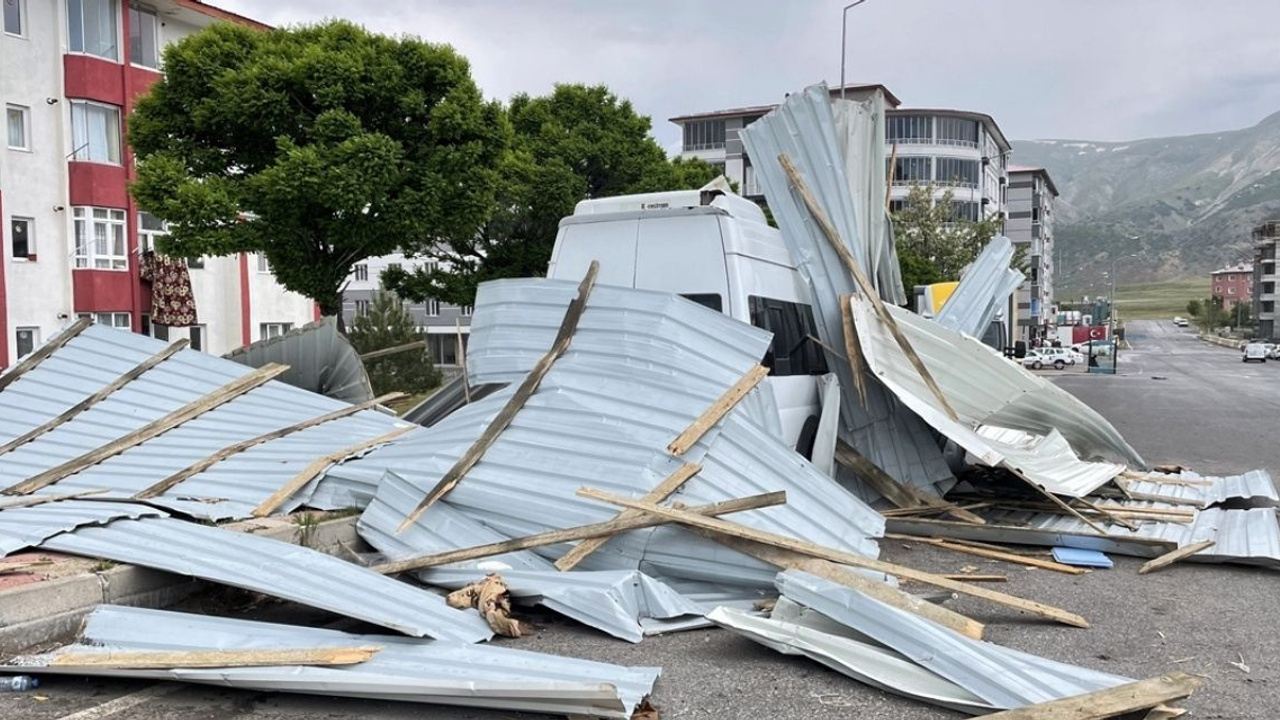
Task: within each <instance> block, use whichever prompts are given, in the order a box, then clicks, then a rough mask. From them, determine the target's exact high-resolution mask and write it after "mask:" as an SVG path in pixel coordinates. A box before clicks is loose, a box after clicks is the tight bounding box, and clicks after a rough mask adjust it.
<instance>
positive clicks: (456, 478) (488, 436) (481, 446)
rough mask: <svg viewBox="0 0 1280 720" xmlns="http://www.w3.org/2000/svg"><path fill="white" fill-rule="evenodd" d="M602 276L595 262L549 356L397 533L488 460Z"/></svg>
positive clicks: (570, 335) (574, 328)
mask: <svg viewBox="0 0 1280 720" xmlns="http://www.w3.org/2000/svg"><path fill="white" fill-rule="evenodd" d="M599 272H600V263H599V261H596V260H592V261H591V266H590V267H589V268H587V275H586V277H584V278H582V282H581V283H580V284H579V285H578V295H577V297H575V298H574V299H573V300H571V301H570V302H569V307H568V308H567V309H565V312H564V319H563V320H561V322H560V330H559V332H557V333H556V338H555V340H554V341H553V342H552V343H551V347H550V348H548V349H547V352H546V354H544V355H543V356H542V358H541V359H539V360H538V362H537V363H536V364H535V365H534V366H533V369H532V370H530V371H529V374H528V375H526V376H525V378H524V382H522V383H520V387H518V388H516V391H515V392H514V393H513V394H512V395H511V397H510V398H509V399H508V400H507V404H506V405H504V406H503V407H502V409H501V410H499V411H498V414H497V415H496V416H494V418H493V420H492V421H490V422H489V425H488V427H486V428H485V429H484V432H482V433H480V437H478V438H476V441H475V442H474V443H472V444H471V447H469V448H467V450H466V452H464V453H463V454H462V457H460V458H458V461H457V462H456V463H454V464H453V467H451V468H449V470H448V472H446V473H445V474H444V477H442V478H440V482H438V483H436V486H435V487H433V488H431V491H430V492H428V493H427V496H426V497H424V498H423V499H422V502H420V503H418V506H417V507H416V508H414V509H413V511H412V512H410V513H409V515H408V516H407V517H406V518H405V519H404V521H403V522H401V523H400V526H399V527H398V528H396V533H397V534H399V533H402V532H404V531H405V529H406V528H408V527H409V526H410V525H412V524H413V523H414V521H415V520H417V519H418V517H419V516H421V515H422V513H423V512H425V511H426V509H427V508H429V507H431V506H432V505H434V504H435V502H436V501H437V500H439V499H440V498H442V497H444V496H445V495H446V494H448V492H449V491H450V490H452V489H453V488H454V486H456V485H457V484H458V483H459V482H461V481H462V478H463V477H465V476H466V474H467V473H468V472H470V470H471V468H473V467H475V465H476V463H478V462H480V458H482V457H484V454H485V452H487V451H488V450H489V448H490V447H491V446H492V445H493V444H494V443H495V442H497V440H498V437H499V436H500V435H502V433H503V431H505V430H506V429H507V427H508V426H509V425H511V421H512V420H514V419H515V417H516V413H518V412H520V408H522V407H524V404H525V403H526V402H528V400H529V398H530V397H531V396H532V395H533V393H534V391H536V390H537V389H538V385H539V384H540V383H541V382H542V379H543V378H544V377H546V375H547V373H548V372H550V371H551V366H552V365H553V364H554V363H555V361H556V360H558V359H559V358H560V356H561V355H563V354H564V352H565V350H568V349H569V342H570V341H571V340H572V339H573V334H574V332H576V331H577V329H578V322H579V321H580V320H581V319H582V313H583V311H584V310H586V308H587V298H588V297H589V296H590V295H591V288H593V287H595V284H596V275H597V274H598V273H599Z"/></svg>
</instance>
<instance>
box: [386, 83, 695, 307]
mask: <svg viewBox="0 0 1280 720" xmlns="http://www.w3.org/2000/svg"><path fill="white" fill-rule="evenodd" d="M507 115H508V118H509V119H510V122H511V126H512V128H513V130H514V137H513V141H512V145H513V147H512V151H511V152H510V153H508V154H507V156H506V157H505V158H504V160H503V165H502V169H501V172H500V180H499V184H498V186H497V200H496V209H495V211H494V213H493V214H492V215H491V216H490V217H489V219H488V222H486V223H484V224H483V225H482V226H481V227H480V229H479V232H476V233H461V234H457V233H455V234H449V235H447V236H443V237H442V238H441V239H444V240H446V242H442V243H437V242H435V241H434V240H435V239H434V238H432V239H424V238H421V237H419V238H417V239H416V241H415V242H412V243H409V244H407V246H406V248H405V250H406V251H408V252H410V253H416V254H421V255H426V256H429V257H432V258H434V259H436V260H440V261H442V262H441V263H440V264H439V265H437V266H436V268H435V269H434V270H431V269H425V268H424V269H420V270H417V271H415V272H413V273H409V272H406V271H403V270H399V271H398V270H396V269H395V268H392V269H391V270H388V271H387V272H385V273H384V274H383V277H382V280H383V283H384V284H385V285H386V287H388V288H390V289H394V290H396V291H397V292H399V293H401V294H402V295H404V296H405V297H408V298H412V299H414V300H418V301H421V300H423V299H425V298H436V299H439V300H442V301H445V302H449V303H453V304H457V305H471V304H473V303H474V299H475V288H476V285H477V284H479V283H481V282H484V281H485V280H490V279H494V278H502V277H528V276H539V275H542V274H543V273H545V272H546V269H547V262H548V261H549V260H550V259H551V248H552V246H553V245H554V244H555V238H556V231H557V229H558V226H559V223H560V220H561V218H563V217H565V216H567V215H570V214H572V213H573V208H574V205H576V204H577V203H578V202H579V201H580V200H584V199H588V198H599V197H608V196H611V195H621V194H627V193H634V192H653V191H658V190H679V189H689V188H698V187H701V186H703V185H705V184H706V183H708V182H710V181H711V180H712V179H714V178H715V177H716V176H717V175H718V174H719V170H717V169H716V168H714V167H713V166H711V165H708V164H707V163H705V162H702V161H700V160H682V159H676V160H668V159H667V157H666V154H665V153H664V152H663V151H662V148H661V147H660V146H659V145H658V143H657V141H655V140H654V139H653V137H652V136H651V135H650V134H649V133H650V129H651V123H650V120H649V118H648V117H647V116H645V115H640V114H638V113H636V111H635V109H634V108H633V107H632V105H631V103H630V101H627V100H623V99H620V98H619V97H618V96H616V95H614V94H613V93H612V92H610V91H609V89H608V88H607V87H605V86H603V85H594V86H586V85H557V86H556V88H555V90H554V91H553V92H552V93H551V94H550V95H546V96H542V97H530V96H528V95H523V94H522V95H517V96H515V97H514V98H512V100H511V103H510V107H509V108H508V111H507Z"/></svg>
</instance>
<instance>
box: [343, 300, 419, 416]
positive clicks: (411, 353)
mask: <svg viewBox="0 0 1280 720" xmlns="http://www.w3.org/2000/svg"><path fill="white" fill-rule="evenodd" d="M347 338H348V339H349V340H350V341H351V344H352V345H354V346H355V348H356V350H357V351H358V352H359V353H361V354H364V353H368V352H373V351H374V350H385V349H387V348H394V347H400V346H402V345H408V344H410V343H414V342H422V341H425V340H426V339H427V335H426V333H424V332H423V331H422V330H421V329H419V328H418V326H417V325H416V324H415V323H414V321H413V316H412V315H411V314H409V311H408V310H407V309H405V306H404V303H403V302H402V301H401V300H400V298H399V297H398V296H397V295H396V294H395V293H392V292H384V291H379V292H377V293H375V294H374V296H373V302H372V303H370V306H369V310H368V311H367V312H365V313H362V314H359V315H357V316H356V318H355V320H353V321H352V323H351V328H350V330H349V331H348V332H347ZM365 370H366V372H368V373H369V382H370V383H371V384H372V385H373V391H374V393H376V394H378V395H382V394H385V393H389V392H395V391H400V392H404V393H409V394H410V395H415V394H418V393H423V392H426V391H427V390H430V389H431V388H433V387H435V386H437V385H439V384H440V371H438V370H436V367H435V365H434V364H432V362H431V355H430V354H428V353H427V351H426V348H425V347H424V348H421V349H417V348H415V349H413V350H406V351H404V352H398V353H395V354H392V355H384V356H382V357H377V358H371V359H369V360H366V361H365Z"/></svg>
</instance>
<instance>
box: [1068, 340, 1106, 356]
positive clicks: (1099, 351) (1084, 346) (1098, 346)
mask: <svg viewBox="0 0 1280 720" xmlns="http://www.w3.org/2000/svg"><path fill="white" fill-rule="evenodd" d="M1071 350H1072V352H1076V353H1080V355H1082V356H1084V357H1085V358H1086V359H1087V358H1088V357H1089V353H1090V352H1092V353H1093V354H1094V355H1096V356H1098V357H1107V356H1108V355H1110V354H1111V341H1110V340H1098V341H1095V342H1094V343H1093V344H1092V345H1090V344H1089V343H1081V344H1079V345H1072V346H1071Z"/></svg>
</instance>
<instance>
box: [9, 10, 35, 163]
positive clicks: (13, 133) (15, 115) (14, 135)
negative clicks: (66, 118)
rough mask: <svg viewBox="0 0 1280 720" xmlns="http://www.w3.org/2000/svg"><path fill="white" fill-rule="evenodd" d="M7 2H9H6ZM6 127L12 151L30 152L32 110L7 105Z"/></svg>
mask: <svg viewBox="0 0 1280 720" xmlns="http://www.w3.org/2000/svg"><path fill="white" fill-rule="evenodd" d="M5 1H6V2H7V1H8V0H5ZM4 117H5V125H6V126H7V128H8V133H7V134H8V137H9V149H10V150H30V149H31V134H30V129H29V128H30V126H31V122H30V117H31V108H27V107H23V106H21V105H6V106H5V108H4Z"/></svg>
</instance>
